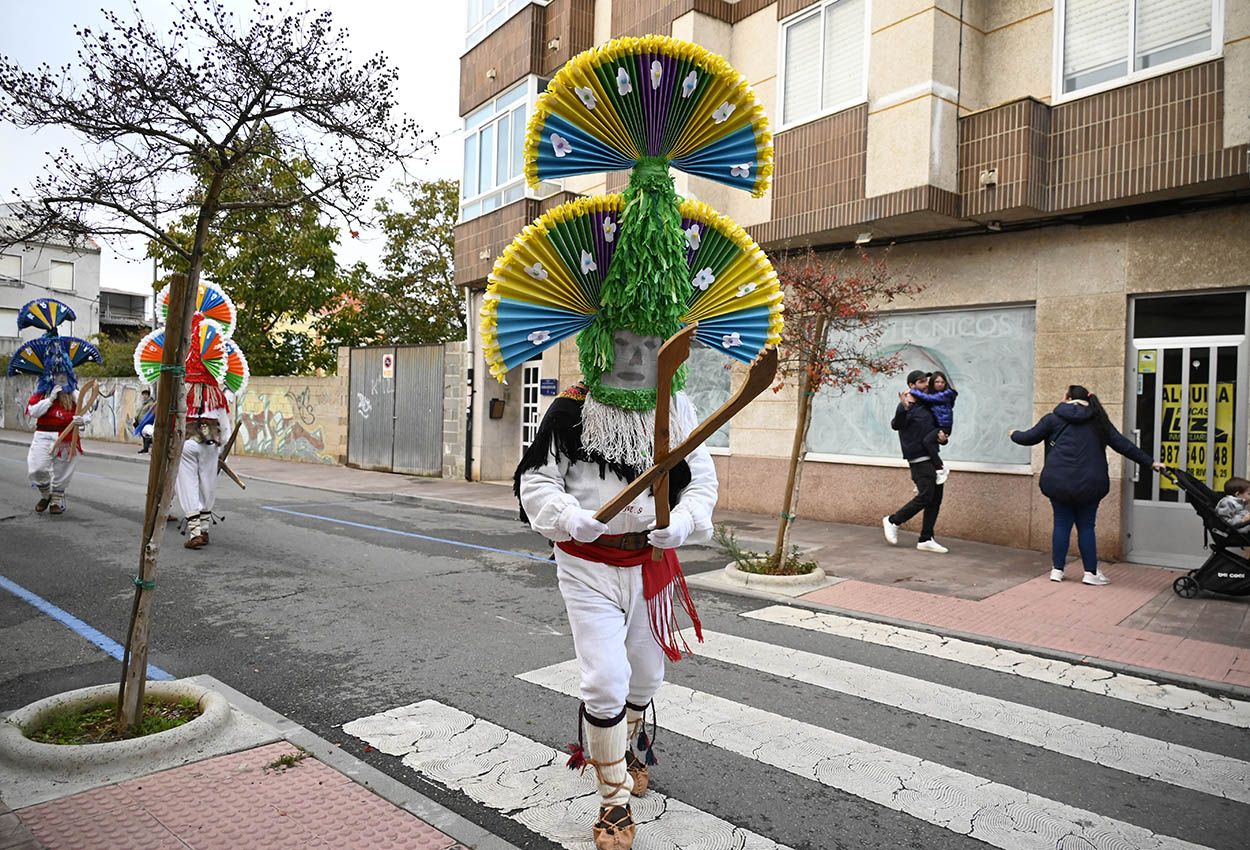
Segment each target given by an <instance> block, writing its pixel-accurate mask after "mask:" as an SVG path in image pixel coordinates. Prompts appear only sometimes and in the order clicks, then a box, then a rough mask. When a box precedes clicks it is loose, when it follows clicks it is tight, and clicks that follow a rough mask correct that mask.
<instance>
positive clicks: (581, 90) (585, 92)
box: [573, 86, 599, 109]
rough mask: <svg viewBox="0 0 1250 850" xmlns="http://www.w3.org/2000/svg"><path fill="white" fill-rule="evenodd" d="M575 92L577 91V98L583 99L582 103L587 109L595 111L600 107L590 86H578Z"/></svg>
mask: <svg viewBox="0 0 1250 850" xmlns="http://www.w3.org/2000/svg"><path fill="white" fill-rule="evenodd" d="M573 91H575V92H576V93H577V96H578V97H579V98H581V100H582V103H584V104H585V105H586V108H587V109H594V108H595V107H596V106H598V105H599V101H598V100H596V99H595V93H594V92H593V91H592V90H591V88H590V86H577V87H576V88H574V89H573Z"/></svg>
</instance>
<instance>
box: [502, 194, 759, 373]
mask: <svg viewBox="0 0 1250 850" xmlns="http://www.w3.org/2000/svg"><path fill="white" fill-rule="evenodd" d="M623 204H624V201H623V198H622V196H621V195H597V196H595V197H591V198H580V199H578V200H576V201H571V202H570V203H567V204H563V205H561V206H559V207H556V208H555V209H553V210H551V211H549V212H548V213H547V214H546V215H544V216H542V217H541V218H539V219H538V220H537V221H535V222H534V223H533V224H531V225H529V226H528V227H526V228H525V230H523V231H522V232H521V235H520V236H518V237H517V238H516V239H515V240H513V242H512V244H511V245H509V246H508V247H507V248H506V249H505V250H504V252H503V255H502V256H500V258H499V259H498V260H497V261H496V262H495V268H494V270H493V271H492V272H491V274H490V278H489V284H488V285H487V294H486V300H485V303H484V305H483V307H482V315H481V330H482V338H483V341H484V346H483V354H484V356H485V357H486V360H487V362H488V363H489V364H490V370H491V374H492V375H494V376H495V377H497V378H500V379H502V377H503V376H504V375H505V374H507V372H508V371H510V370H511V369H514V368H515V367H516V366H517V365H519V364H520V363H523V362H524V361H526V360H529V359H530V358H531V357H533V356H534V355H535V354H537V353H539V352H541V351H543V350H545V349H547V348H550V347H551V346H553V345H556V344H557V343H559V342H560V341H562V340H564V339H567V338H568V337H570V336H572V335H574V334H576V333H578V332H579V331H581V330H582V329H583V328H585V327H586V326H587V325H589V324H590V322H591V320H592V319H594V317H595V314H596V313H597V312H598V309H599V292H600V289H601V287H602V285H603V281H604V278H605V277H606V275H607V271H608V267H609V266H610V265H611V263H612V257H613V255H614V253H615V251H616V245H617V239H616V233H617V229H618V226H619V222H620V216H621V209H622V206H623ZM680 210H681V218H682V230H683V231H684V233H685V240H686V259H687V262H688V264H689V268H690V277H689V285H690V288H689V291H688V293H687V295H686V312H685V313H684V314H683V315H682V317H681V321H682V322H683V323H685V324H690V323H691V322H696V321H697V322H698V323H699V329H698V330H697V331H696V332H695V337H696V338H697V339H698V340H699V341H700V342H702V343H703V344H704V345H707V346H709V347H711V348H715V349H718V350H720V351H722V352H724V353H725V354H728V355H729V356H731V357H733V358H735V359H737V360H741V361H743V362H748V363H749V362H750V361H752V360H754V359H755V358H756V357H757V356H758V355H759V354H760V352H761V351H762V350H763V349H764V347H765V346H768V345H775V344H776V343H777V342H779V341H780V339H781V328H782V306H781V300H782V296H781V287H780V285H779V283H778V281H777V273H776V272H775V271H774V270H773V267H772V264H771V263H770V262H769V261H768V257H766V256H765V255H764V252H763V251H762V250H760V247H759V246H758V245H756V244H755V242H754V241H753V240H752V239H751V237H750V236H748V235H747V234H746V231H744V230H743V229H742V228H741V227H739V226H738V225H737V224H735V223H734V222H733V221H732V220H730V219H729V218H726V217H725V216H722V215H720V214H719V213H717V212H716V211H715V210H713V209H712V208H711V207H709V206H707V205H706V204H703V203H700V202H698V201H685V202H684V203H683V204H682V205H681V207H680Z"/></svg>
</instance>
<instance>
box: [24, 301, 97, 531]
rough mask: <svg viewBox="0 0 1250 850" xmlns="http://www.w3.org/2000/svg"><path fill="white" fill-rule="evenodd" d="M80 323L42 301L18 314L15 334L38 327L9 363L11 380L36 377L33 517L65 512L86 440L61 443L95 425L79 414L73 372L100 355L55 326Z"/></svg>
mask: <svg viewBox="0 0 1250 850" xmlns="http://www.w3.org/2000/svg"><path fill="white" fill-rule="evenodd" d="M76 318H78V317H77V316H76V315H75V314H74V311H73V310H72V309H71V308H70V307H69V306H68V305H67V304H63V303H62V302H60V301H56V300H54V299H51V298H41V299H38V300H35V301H31V302H29V303H28V304H26V305H25V306H24V307H22V309H21V310H20V311H18V314H17V329H18V331H19V332H20V331H22V330H23V329H25V328H38V329H40V330H42V331H43V332H44V334H43V336H41V337H39V338H38V339H32V340H30V341H29V342H26V343H25V344H23V345H22V346H21V347H20V348H19V349H18V350H17V351H15V352H14V353H13V357H12V359H11V360H10V361H9V368H8V371H7V374H9V375H19V374H28V375H38V376H39V380H38V382H37V383H36V385H35V392H34V394H33V395H32V396H31V397H30V398H29V399H28V400H27V402H26V411H25V412H26V415H27V416H28V417H29V418H31V419H34V420H35V434H34V437H32V438H31V441H30V451H29V452H27V454H26V472H27V475H28V476H29V478H30V484H31V486H32V487H34V488H35V489H36V490H38V491H39V501H38V502H36V503H35V512H36V513H43V512H44V511H47V512H48V513H50V514H63V513H65V489H66V488H67V487H69V482H70V481H71V480H72V479H73V477H74V468H75V467H76V466H77V465H78V455H80V454H81V453H82V440H81V439H80V438H79V437H78V434H77V433H74V436H73V437H71V438H69V439H67V440H64V441H60V442H58V439H57V438H58V437H60V436H61V433H62V432H63V431H65V429H66V428H69V427H70V426H71V425H77V426H79V427H82V426H83V425H86V424H87V423H89V422H90V421H91V416H92V413H91V411H89V410H84V411H81V412H80V411H79V410H78V378H77V377H76V376H75V375H74V367H75V366H81V365H82V364H83V363H102V362H103V358H102V357H101V356H100V350H99V349H98V348H96V347H95V346H94V345H92V344H91V343H89V342H87V341H85V340H81V339H78V338H77V337H72V336H61V335H60V334H59V333H58V332H57V327H58V326H59V325H60V324H61V323H62V322H72V321H74V320H75V319H76Z"/></svg>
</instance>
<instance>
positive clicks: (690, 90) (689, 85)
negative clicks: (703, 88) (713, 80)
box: [681, 71, 699, 100]
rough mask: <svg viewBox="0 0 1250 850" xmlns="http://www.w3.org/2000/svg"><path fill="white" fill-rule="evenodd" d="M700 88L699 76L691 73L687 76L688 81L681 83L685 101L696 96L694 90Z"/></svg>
mask: <svg viewBox="0 0 1250 850" xmlns="http://www.w3.org/2000/svg"><path fill="white" fill-rule="evenodd" d="M698 87H699V75H698V74H696V73H695V72H694V71H691V72H690V73H689V74H687V75H686V79H684V80H682V81H681V96H682V99H683V100H684V99H685V98H688V97H690V95H692V94H694V90H695V89H696V88H698Z"/></svg>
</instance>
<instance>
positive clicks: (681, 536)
mask: <svg viewBox="0 0 1250 850" xmlns="http://www.w3.org/2000/svg"><path fill="white" fill-rule="evenodd" d="M693 531H694V518H693V517H691V516H690V514H688V513H686V512H685V511H676V512H674V513H672V514H670V515H669V518H668V528H653V529H652V530H651V533H650V534H648V535H647V542H648V543H650V544H651V545H652V546H654V547H655V548H657V549H676V548H677V547H678V546H680V545H681V544H683V543H685V542H686V541H687V540H688V539H689V538H690V534H691V532H693Z"/></svg>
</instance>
